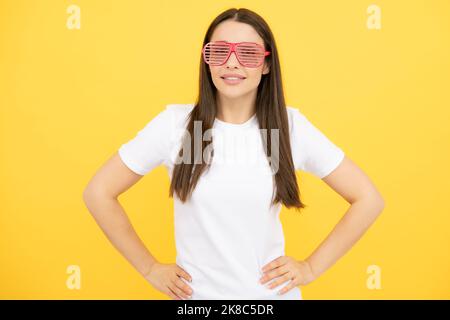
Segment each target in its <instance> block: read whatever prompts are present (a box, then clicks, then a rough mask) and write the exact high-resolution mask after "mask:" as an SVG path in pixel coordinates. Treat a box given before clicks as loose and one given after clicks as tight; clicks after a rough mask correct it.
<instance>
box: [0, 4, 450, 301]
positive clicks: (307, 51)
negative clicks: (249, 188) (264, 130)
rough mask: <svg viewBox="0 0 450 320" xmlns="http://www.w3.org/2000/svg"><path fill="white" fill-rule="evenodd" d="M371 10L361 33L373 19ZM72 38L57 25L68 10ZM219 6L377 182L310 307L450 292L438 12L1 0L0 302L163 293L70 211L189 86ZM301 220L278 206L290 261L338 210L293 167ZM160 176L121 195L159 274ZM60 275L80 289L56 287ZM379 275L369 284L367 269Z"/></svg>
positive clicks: (168, 236)
mask: <svg viewBox="0 0 450 320" xmlns="http://www.w3.org/2000/svg"><path fill="white" fill-rule="evenodd" d="M372 3H373V4H376V5H378V6H379V7H380V8H381V14H382V15H381V26H382V27H381V30H369V29H368V28H367V26H366V21H367V19H368V16H369V15H368V13H367V12H366V10H367V7H368V6H369V5H371V4H372ZM71 4H76V5H78V6H79V7H80V9H81V29H80V30H70V29H68V28H67V27H66V23H67V19H68V18H69V16H70V14H69V13H67V12H66V10H67V7H68V6H69V5H71ZM230 7H246V8H249V9H252V10H254V11H256V12H257V13H259V14H260V15H261V16H263V17H264V18H265V19H266V21H267V22H268V23H269V25H270V26H271V28H272V31H273V33H274V35H275V38H276V41H277V45H278V49H279V54H280V57H281V58H280V59H281V64H282V72H283V73H282V74H283V81H284V86H285V90H286V98H287V103H288V105H291V106H294V107H297V108H299V109H300V110H302V112H303V113H304V114H305V115H306V116H307V117H308V118H309V119H310V120H311V121H312V122H313V123H314V124H315V125H316V126H317V127H318V128H320V129H321V130H322V131H323V132H324V133H325V134H326V135H327V136H328V137H329V138H330V139H331V140H332V141H333V142H335V143H336V144H337V145H339V146H340V147H341V148H342V149H343V150H344V151H345V152H346V154H347V156H348V157H350V158H351V159H353V160H354V161H355V162H356V163H357V164H358V165H359V166H360V167H361V168H362V169H363V170H364V171H365V172H366V173H367V174H368V175H369V176H370V177H371V178H372V180H373V181H374V183H375V184H376V185H377V186H378V188H379V190H380V191H381V193H382V194H383V196H384V199H385V202H386V208H385V210H384V212H383V213H382V215H381V216H380V217H379V219H378V220H377V221H376V222H375V224H374V225H373V226H372V228H370V229H369V231H368V232H367V233H366V234H365V236H364V237H363V238H362V239H361V240H360V241H359V242H358V243H357V244H356V245H355V246H354V247H353V249H352V250H351V251H349V252H348V254H346V255H345V256H344V257H343V258H342V259H341V260H339V261H338V262H337V263H336V264H335V265H334V266H332V267H331V268H330V269H329V270H328V271H326V273H324V274H323V275H322V276H321V277H320V278H318V279H317V280H316V281H314V282H313V283H311V284H309V285H307V286H304V287H301V289H302V292H303V297H304V298H305V299H337V298H339V299H350V298H357V299H394V298H400V299H403V298H405V299H419V298H423V299H431V298H437V299H442V298H445V299H449V298H450V274H449V270H450V254H449V244H450V232H449V227H450V204H449V190H450V188H449V187H450V186H449V181H450V169H449V164H450V148H449V147H450V143H449V142H450V125H449V120H450V111H449V110H450V90H449V88H450V86H449V85H450V72H449V71H450V59H449V57H450V54H449V53H450V45H449V39H450V2H449V1H447V0H442V1H437V0H433V1H425V0H424V1H376V2H372V1H357V0H355V1H280V0H277V1H180V0H178V1H131V2H126V1H106V0H105V1H87V0H85V1H52V0H46V1H44V0H42V1H32V0H29V1H18V0H14V1H13V0H10V1H6V0H2V1H0V92H1V94H0V106H1V108H0V111H1V115H0V121H1V125H0V130H1V133H0V137H1V142H0V146H1V160H0V161H1V162H0V178H1V199H0V200H1V209H0V210H1V216H0V261H1V267H0V268H1V269H0V298H12V299H18V298H22V299H31V298H37V299H79V298H83V299H91V298H96V299H103V298H104V299H110V298H111V299H169V298H168V297H167V296H165V295H164V294H162V293H159V292H158V291H156V290H155V289H153V288H152V287H151V286H150V285H149V284H148V283H147V282H146V281H145V280H144V279H143V278H142V277H141V276H140V275H139V274H138V273H137V272H136V271H135V270H134V268H133V267H132V266H131V265H130V264H128V262H127V261H126V260H125V259H124V258H123V257H122V256H121V255H120V254H119V253H118V252H117V251H116V250H115V249H114V248H113V246H112V245H111V244H110V243H109V242H108V240H107V238H106V237H105V236H104V235H103V233H102V232H101V230H100V228H99V227H98V226H97V225H96V224H95V222H94V219H93V218H92V217H91V215H90V214H89V212H88V210H87V209H86V207H85V205H84V203H83V201H82V192H83V189H84V187H85V186H86V184H87V182H88V181H89V179H90V178H91V176H92V175H93V174H94V173H95V171H96V170H97V169H98V168H99V167H100V166H101V165H102V164H103V163H104V161H106V159H107V158H109V157H110V156H111V155H112V154H113V153H114V152H116V151H117V149H118V148H119V146H120V145H121V144H122V143H124V142H126V141H128V140H129V139H131V138H132V137H134V135H135V134H136V132H137V131H138V130H140V129H141V128H142V127H143V126H144V125H145V124H146V123H147V122H148V121H149V120H150V119H151V118H153V117H154V116H155V115H156V114H157V113H158V112H160V111H162V110H163V109H164V107H165V105H166V104H168V103H190V102H194V99H195V97H196V94H197V90H198V87H197V86H198V66H199V59H200V49H201V44H202V40H203V37H204V34H205V32H206V28H207V27H208V25H209V23H210V22H211V21H212V20H213V18H214V17H215V16H216V15H218V14H219V13H220V12H222V11H223V10H225V9H228V8H230ZM299 178H300V190H301V192H302V193H303V200H304V201H305V202H306V204H308V205H309V208H308V209H307V210H306V211H305V212H304V214H302V215H299V214H296V213H295V211H294V210H292V211H291V210H287V209H286V208H283V212H282V214H281V217H282V222H283V225H284V228H285V235H286V254H287V255H291V256H294V257H296V258H298V259H303V258H306V256H307V255H309V253H310V252H311V251H312V250H313V249H314V248H315V247H316V246H317V245H318V244H319V243H320V241H321V240H322V239H323V238H324V237H325V236H326V235H327V233H328V232H330V231H331V229H332V227H333V226H334V224H335V223H336V222H337V221H338V219H339V218H340V217H341V216H342V215H343V214H344V212H345V210H346V209H347V208H348V204H347V203H346V202H345V200H343V199H342V198H340V196H339V195H338V194H336V193H334V192H333V190H332V189H330V188H328V187H327V185H326V184H324V183H323V182H322V181H321V180H320V179H317V178H315V177H313V176H311V175H310V174H308V173H303V172H299ZM168 187H169V178H168V176H167V172H166V170H165V168H164V167H162V166H161V167H158V168H156V169H155V170H154V171H152V172H151V173H149V174H148V176H146V177H145V178H144V179H143V180H141V181H140V182H139V184H137V185H136V186H134V187H133V188H132V189H130V190H129V191H128V192H127V193H126V194H124V195H122V196H121V198H120V201H121V203H122V204H123V205H124V207H125V209H126V211H127V213H128V214H129V216H130V219H131V221H132V223H133V225H134V226H135V228H136V230H137V232H138V234H139V235H140V236H141V237H142V239H143V241H144V242H145V243H146V245H147V246H148V248H149V250H150V251H151V252H152V253H153V254H154V255H155V256H156V257H157V258H158V259H159V260H160V261H162V262H174V261H175V254H176V252H175V243H174V234H173V200H172V199H170V198H168ZM70 265H78V266H79V267H80V268H81V289H80V290H70V289H68V288H67V286H66V280H67V278H68V277H69V275H68V274H67V273H66V269H67V267H68V266H70ZM369 265H377V266H379V267H380V268H381V286H382V287H381V289H380V290H369V289H368V288H367V286H366V281H367V278H368V277H369V275H368V274H367V267H368V266H369Z"/></svg>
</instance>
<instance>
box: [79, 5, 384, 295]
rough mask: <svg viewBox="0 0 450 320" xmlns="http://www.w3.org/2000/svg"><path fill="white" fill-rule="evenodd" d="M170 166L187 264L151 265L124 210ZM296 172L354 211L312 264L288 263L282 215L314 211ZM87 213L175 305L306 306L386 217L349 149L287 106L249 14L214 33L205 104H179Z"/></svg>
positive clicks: (95, 182) (235, 13)
mask: <svg viewBox="0 0 450 320" xmlns="http://www.w3.org/2000/svg"><path fill="white" fill-rule="evenodd" d="M230 146H231V147H230ZM236 156H237V157H236ZM239 156H241V157H240V160H243V161H239V160H238V159H237V158H239ZM250 160H251V161H250ZM160 164H164V165H165V166H166V168H167V169H168V173H169V177H170V180H171V185H170V192H169V194H170V196H172V197H173V198H174V209H175V233H176V234H175V236H176V237H175V239H176V249H177V258H176V263H162V262H159V261H158V260H157V259H156V258H155V257H153V256H152V255H151V254H150V252H149V251H148V250H147V249H146V247H145V246H144V244H143V243H142V242H141V240H140V239H139V237H138V236H137V234H136V232H135V231H134V229H133V228H132V226H131V224H130V222H129V221H128V218H127V216H126V214H125V212H124V210H123V208H122V207H121V205H120V204H119V202H118V200H117V197H118V196H119V195H120V194H121V193H123V192H124V191H126V190H127V189H129V188H130V187H131V186H132V185H134V184H135V183H136V182H137V181H138V180H139V179H140V178H141V177H142V176H144V175H145V174H147V173H148V172H150V171H151V170H152V169H153V168H155V167H156V166H158V165H160ZM296 170H303V171H306V172H310V173H311V174H313V175H315V176H317V177H318V178H320V179H322V180H323V181H324V182H325V183H326V184H327V185H329V186H330V187H331V188H333V189H334V190H335V191H336V192H338V193H339V194H340V195H341V196H342V197H343V198H344V199H345V200H347V201H348V202H349V203H350V204H351V206H350V208H349V209H348V211H347V212H346V214H345V216H344V217H343V218H342V219H341V220H340V221H339V222H338V224H337V225H336V227H335V228H334V229H333V230H332V232H331V233H330V234H329V236H328V237H327V238H326V239H325V240H324V241H323V242H322V243H321V244H320V246H319V247H318V248H317V249H316V250H315V251H314V252H313V253H312V254H311V255H310V256H309V257H307V258H306V259H304V260H300V259H297V258H293V257H290V256H285V254H284V235H283V230H282V225H281V223H280V220H279V213H280V210H281V206H282V205H283V204H284V205H285V206H286V207H288V208H295V209H297V210H299V209H300V208H304V207H305V206H306V205H305V204H304V203H302V202H301V201H300V192H299V188H298V184H297V180H296V175H295V171H296ZM84 201H85V203H86V205H87V207H88V209H89V210H90V212H91V213H92V214H93V216H94V218H95V219H96V221H97V223H98V224H99V225H100V227H101V228H102V230H103V231H104V232H105V234H106V235H107V236H108V238H109V239H110V241H111V242H112V243H113V245H114V246H115V247H116V248H117V249H118V250H119V251H120V252H121V253H122V254H123V255H124V257H125V258H126V259H127V260H128V261H129V262H130V263H131V264H132V265H133V266H134V267H135V268H136V269H137V270H138V271H139V272H140V273H141V274H142V275H143V276H144V277H145V279H147V280H148V282H149V283H150V284H151V285H152V286H153V287H155V288H156V289H158V290H159V291H161V292H163V293H165V294H167V295H168V296H170V297H171V298H173V299H302V294H301V291H300V288H299V286H302V285H306V284H308V283H310V282H311V281H313V280H314V279H316V278H317V277H318V276H319V275H320V274H322V273H323V272H324V271H325V270H326V269H328V268H329V267H330V266H331V265H333V264H334V263H335V262H336V261H337V260H338V259H339V258H340V257H341V256H343V255H344V254H345V252H347V251H348V250H349V249H350V247H351V246H352V245H353V244H354V243H355V242H356V241H357V240H358V239H359V238H360V237H361V235H362V234H363V233H364V232H365V231H366V230H367V228H368V227H369V226H370V225H371V224H372V223H373V222H374V220H375V219H376V217H377V216H378V215H379V213H380V212H381V211H382V209H383V207H384V201H383V199H382V197H381V195H380V194H379V192H378V191H377V189H376V188H375V186H374V185H373V183H372V182H371V181H370V179H369V178H368V177H367V176H366V175H365V174H364V173H363V172H362V170H361V169H359V167H357V166H356V165H355V164H354V163H353V162H352V161H351V160H350V159H349V158H348V157H346V156H345V155H344V152H343V151H342V149H341V148H339V147H338V146H336V145H335V144H333V143H332V142H331V140H330V139H328V138H327V137H326V136H325V135H324V134H323V133H322V132H321V131H319V129H317V128H316V127H315V126H314V125H313V124H312V123H311V122H310V121H308V119H307V118H306V117H305V116H304V115H303V114H302V113H301V112H300V111H299V110H298V109H296V108H293V107H290V106H286V104H285V100H284V95H283V88H282V82H281V70H280V63H279V58H278V52H277V48H276V45H275V40H274V37H273V35H272V32H271V31H270V29H269V26H268V25H267V23H266V22H265V21H264V20H263V19H262V18H261V17H260V16H259V15H257V14H256V13H254V12H252V11H250V10H247V9H242V8H241V9H229V10H227V11H225V12H223V13H221V14H220V15H219V16H218V17H217V18H216V19H215V20H214V21H213V22H212V24H211V25H210V27H209V29H208V30H207V32H206V35H205V38H204V41H203V48H202V53H201V62H200V88H199V95H198V99H197V102H196V103H195V104H170V105H168V106H166V108H165V109H164V110H163V111H161V112H160V113H159V114H158V115H157V116H156V117H154V118H153V119H151V120H150V121H149V122H148V124H147V125H146V126H145V127H144V128H143V129H142V130H141V131H139V132H138V134H137V135H136V136H135V137H134V138H133V139H131V140H130V141H128V142H127V143H125V144H123V145H122V146H121V147H120V149H119V150H118V153H117V154H115V155H114V156H113V157H112V158H111V159H109V160H108V162H107V163H106V164H105V165H104V166H103V167H102V168H101V169H100V170H99V171H98V172H97V173H96V175H95V176H94V177H93V178H92V180H91V181H90V183H89V184H88V186H87V187H86V190H85V192H84Z"/></svg>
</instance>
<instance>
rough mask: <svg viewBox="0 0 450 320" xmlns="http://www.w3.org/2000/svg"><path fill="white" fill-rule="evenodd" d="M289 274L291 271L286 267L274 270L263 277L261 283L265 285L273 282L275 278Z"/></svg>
mask: <svg viewBox="0 0 450 320" xmlns="http://www.w3.org/2000/svg"><path fill="white" fill-rule="evenodd" d="M287 272H289V269H288V267H287V266H284V265H283V266H281V267H278V268H276V269H273V270H272V271H268V272H266V273H265V274H264V275H263V276H262V277H261V283H262V284H264V283H266V282H267V281H269V280H272V279H273V278H276V277H279V276H282V275H284V274H286V273H287Z"/></svg>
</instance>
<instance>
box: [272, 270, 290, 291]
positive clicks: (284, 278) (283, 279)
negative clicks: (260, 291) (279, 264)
mask: <svg viewBox="0 0 450 320" xmlns="http://www.w3.org/2000/svg"><path fill="white" fill-rule="evenodd" d="M291 279H292V275H291V274H290V273H286V274H285V275H284V276H282V277H278V278H277V279H275V280H274V281H272V282H271V283H269V284H268V285H267V288H269V289H272V288H275V287H278V286H279V285H280V284H282V283H285V282H287V281H289V280H291Z"/></svg>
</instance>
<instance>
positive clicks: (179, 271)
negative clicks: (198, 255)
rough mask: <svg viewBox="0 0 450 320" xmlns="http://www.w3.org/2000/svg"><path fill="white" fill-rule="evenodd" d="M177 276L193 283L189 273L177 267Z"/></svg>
mask: <svg viewBox="0 0 450 320" xmlns="http://www.w3.org/2000/svg"><path fill="white" fill-rule="evenodd" d="M176 274H177V275H178V276H180V277H182V278H184V279H186V280H187V281H189V282H192V277H191V275H190V274H189V273H187V272H186V271H184V269H183V268H181V267H180V266H177V268H176Z"/></svg>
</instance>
